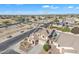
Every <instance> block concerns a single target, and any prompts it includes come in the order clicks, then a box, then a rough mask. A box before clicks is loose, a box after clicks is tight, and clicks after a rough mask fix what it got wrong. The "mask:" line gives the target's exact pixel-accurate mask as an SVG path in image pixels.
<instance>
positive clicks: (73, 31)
mask: <svg viewBox="0 0 79 59" xmlns="http://www.w3.org/2000/svg"><path fill="white" fill-rule="evenodd" d="M71 32H72V33H74V34H79V27H74V28H73V29H72V30H71Z"/></svg>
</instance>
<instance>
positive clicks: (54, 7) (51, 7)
mask: <svg viewBox="0 0 79 59" xmlns="http://www.w3.org/2000/svg"><path fill="white" fill-rule="evenodd" d="M42 8H48V9H57V8H59V7H58V6H52V5H50V6H49V5H43V6H42Z"/></svg>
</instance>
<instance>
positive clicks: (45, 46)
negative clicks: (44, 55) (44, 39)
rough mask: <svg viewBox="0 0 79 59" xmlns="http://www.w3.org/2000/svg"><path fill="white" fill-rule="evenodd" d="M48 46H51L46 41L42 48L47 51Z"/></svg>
mask: <svg viewBox="0 0 79 59" xmlns="http://www.w3.org/2000/svg"><path fill="white" fill-rule="evenodd" d="M50 48H51V46H50V45H49V44H48V43H46V44H44V46H43V49H44V50H45V51H48V50H49V49H50Z"/></svg>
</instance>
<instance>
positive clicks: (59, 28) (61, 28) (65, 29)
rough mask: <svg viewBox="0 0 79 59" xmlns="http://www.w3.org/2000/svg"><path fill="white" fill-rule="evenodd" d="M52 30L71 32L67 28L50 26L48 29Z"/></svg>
mask: <svg viewBox="0 0 79 59" xmlns="http://www.w3.org/2000/svg"><path fill="white" fill-rule="evenodd" d="M53 28H55V29H57V30H60V31H63V32H70V31H71V30H70V28H68V27H56V26H50V29H53Z"/></svg>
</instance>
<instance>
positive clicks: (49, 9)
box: [0, 4, 79, 15]
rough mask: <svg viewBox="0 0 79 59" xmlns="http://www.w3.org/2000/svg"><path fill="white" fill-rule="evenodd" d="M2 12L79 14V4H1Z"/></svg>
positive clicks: (0, 10)
mask: <svg viewBox="0 0 79 59" xmlns="http://www.w3.org/2000/svg"><path fill="white" fill-rule="evenodd" d="M0 14H1V15H5V14H7V15H8V14H11V15H12V14H15V15H16V14H24V15H28V14H30V15H32V14H79V4H0Z"/></svg>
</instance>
